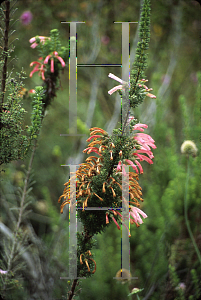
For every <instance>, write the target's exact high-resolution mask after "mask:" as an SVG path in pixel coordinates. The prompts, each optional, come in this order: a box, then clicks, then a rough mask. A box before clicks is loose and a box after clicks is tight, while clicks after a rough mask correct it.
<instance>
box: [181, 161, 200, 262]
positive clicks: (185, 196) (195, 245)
mask: <svg viewBox="0 0 201 300" xmlns="http://www.w3.org/2000/svg"><path fill="white" fill-rule="evenodd" d="M189 173H190V157H189V156H188V163H187V175H186V189H185V194H184V217H185V221H186V227H187V229H188V233H189V235H190V238H191V240H192V243H193V246H194V248H195V251H196V253H197V256H198V259H199V261H200V264H201V255H200V251H199V249H198V247H197V244H196V242H195V239H194V237H193V233H192V231H191V228H190V224H189V220H188V215H187V209H188V207H187V196H188V182H189Z"/></svg>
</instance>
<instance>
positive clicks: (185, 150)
mask: <svg viewBox="0 0 201 300" xmlns="http://www.w3.org/2000/svg"><path fill="white" fill-rule="evenodd" d="M197 152H198V149H197V147H196V145H195V143H194V142H193V141H190V140H187V141H184V142H183V144H182V145H181V153H182V154H188V155H192V156H193V157H195V156H196V155H197Z"/></svg>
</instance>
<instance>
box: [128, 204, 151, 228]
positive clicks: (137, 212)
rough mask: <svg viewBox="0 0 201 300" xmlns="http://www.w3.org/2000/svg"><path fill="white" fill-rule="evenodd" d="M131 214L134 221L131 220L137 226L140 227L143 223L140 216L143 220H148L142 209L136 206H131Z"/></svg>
mask: <svg viewBox="0 0 201 300" xmlns="http://www.w3.org/2000/svg"><path fill="white" fill-rule="evenodd" d="M130 214H131V216H132V217H133V219H131V222H134V223H135V224H136V225H137V226H139V224H142V223H143V221H142V219H141V217H140V215H141V216H142V217H143V218H147V215H146V214H145V213H144V212H143V211H142V210H141V209H139V208H137V207H134V206H131V211H130Z"/></svg>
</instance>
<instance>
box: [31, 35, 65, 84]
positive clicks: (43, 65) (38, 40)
mask: <svg viewBox="0 0 201 300" xmlns="http://www.w3.org/2000/svg"><path fill="white" fill-rule="evenodd" d="M52 40H54V37H53V38H50V37H45V36H36V37H33V38H31V39H30V40H29V42H30V43H31V48H33V49H34V48H36V47H37V46H40V48H42V49H43V50H44V49H45V50H46V51H47V49H49V50H48V51H49V53H47V55H46V54H45V55H44V51H42V53H43V56H42V57H40V58H39V61H33V62H31V63H30V67H32V66H33V65H35V67H34V69H33V70H32V71H31V73H30V75H29V76H30V77H32V76H33V74H34V73H35V72H39V73H38V75H39V76H41V78H42V80H45V75H44V74H45V72H47V71H48V67H47V65H48V63H49V61H50V72H51V73H54V72H55V63H56V62H57V60H58V61H59V62H60V64H61V67H62V68H63V67H65V61H64V59H63V58H62V56H65V55H64V53H63V51H60V52H61V55H59V50H60V47H59V45H58V46H57V47H56V48H58V49H59V50H57V49H53V48H52V44H55V43H52V44H51V42H54V41H52ZM47 46H49V47H47ZM64 52H65V51H64ZM56 65H58V63H56Z"/></svg>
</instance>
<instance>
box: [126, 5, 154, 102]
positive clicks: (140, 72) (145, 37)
mask: <svg viewBox="0 0 201 300" xmlns="http://www.w3.org/2000/svg"><path fill="white" fill-rule="evenodd" d="M139 37H140V41H139V42H138V44H137V49H136V55H135V61H134V63H133V66H132V71H131V79H130V97H129V99H130V106H131V107H132V108H135V107H137V106H138V105H139V104H141V103H142V102H143V100H144V98H145V95H146V94H145V93H143V88H142V87H140V86H139V84H138V83H139V82H140V80H141V79H144V71H145V69H146V68H147V54H146V53H145V51H146V50H147V49H148V47H149V41H150V0H144V3H143V7H142V12H141V16H140V29H139Z"/></svg>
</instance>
